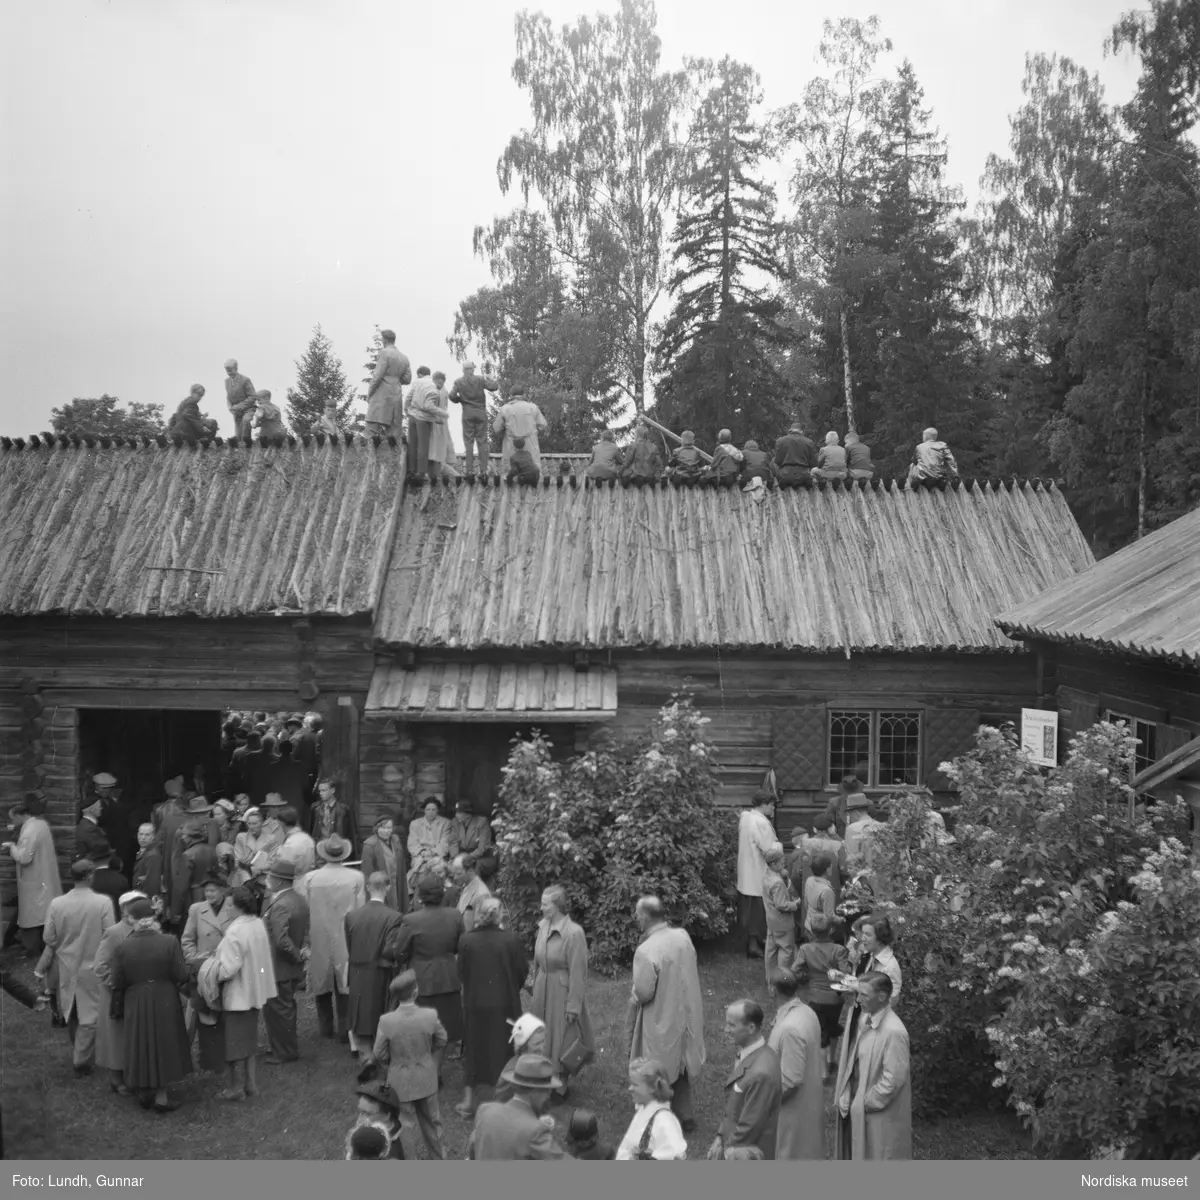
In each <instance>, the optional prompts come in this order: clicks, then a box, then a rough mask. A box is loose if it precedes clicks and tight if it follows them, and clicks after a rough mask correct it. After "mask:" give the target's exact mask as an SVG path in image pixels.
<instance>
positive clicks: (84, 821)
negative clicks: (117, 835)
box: [75, 798, 113, 863]
mask: <svg viewBox="0 0 1200 1200" xmlns="http://www.w3.org/2000/svg"><path fill="white" fill-rule="evenodd" d="M102 807H103V804H102V801H101V800H100V799H99V798H97V799H95V800H93V801H92V802H91V803H90V804H89V805H88V806H87V807H86V808H85V809H84V810H83V812H82V813H81V814H80V817H79V824H78V825H76V826H75V853H76V855H77V856H78V857H79V858H87V859H90V860H91V861H92V862H105V863H106V862H108V860H109V859H110V858H111V857H112V852H113V851H112V846H111V844H110V843H109V840H108V837H107V836H106V835H105V832H104V830H103V829H101V828H100V812H101V809H102Z"/></svg>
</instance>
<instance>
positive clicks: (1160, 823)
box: [850, 724, 1187, 1144]
mask: <svg viewBox="0 0 1200 1200" xmlns="http://www.w3.org/2000/svg"><path fill="white" fill-rule="evenodd" d="M1134 745H1135V741H1134V739H1133V738H1132V737H1131V736H1130V735H1129V734H1128V732H1127V731H1126V730H1125V729H1124V727H1121V726H1114V725H1108V724H1103V725H1098V726H1096V727H1095V728H1093V729H1091V730H1089V731H1087V732H1085V733H1083V734H1081V735H1080V736H1079V737H1077V738H1075V739H1074V740H1073V741H1072V743H1071V747H1070V752H1069V756H1068V759H1067V761H1066V762H1065V763H1064V764H1063V765H1062V766H1061V767H1059V768H1055V769H1052V770H1050V771H1048V772H1043V771H1042V770H1040V769H1039V768H1038V767H1036V766H1035V765H1033V764H1032V763H1031V762H1030V761H1029V759H1028V758H1027V756H1026V755H1025V754H1024V753H1023V752H1022V751H1021V749H1020V747H1019V746H1018V745H1017V743H1016V740H1015V738H1014V737H1013V736H1012V735H1011V733H1007V732H1001V731H1000V730H996V729H985V730H982V731H981V732H980V734H979V736H978V738H977V744H976V748H975V750H974V751H972V752H971V753H970V754H969V755H966V756H965V757H964V758H961V759H958V760H957V761H956V762H954V763H953V764H944V766H943V769H945V770H946V771H947V772H948V774H949V775H950V777H951V778H952V779H954V780H955V783H956V785H957V788H958V790H959V799H960V803H959V806H958V807H957V808H956V809H952V810H950V815H951V816H952V817H953V818H954V819H955V825H954V837H953V838H952V839H936V838H933V837H931V836H930V834H929V830H928V827H927V825H926V816H927V813H928V799H927V797H926V796H924V795H922V794H921V793H910V794H907V795H904V796H901V797H899V798H898V799H896V800H895V801H893V803H892V806H891V812H890V819H889V822H888V826H887V828H886V829H884V830H880V831H879V832H877V833H876V834H875V853H874V857H873V865H872V874H873V876H874V880H875V885H876V892H877V896H876V899H877V901H881V902H883V903H885V904H887V905H889V906H894V907H895V908H897V910H898V912H897V914H896V915H897V921H898V926H899V928H898V945H897V947H896V952H897V956H898V958H899V959H900V962H901V967H902V969H903V971H904V991H903V994H902V998H901V1010H902V1015H903V1017H904V1019H905V1024H906V1025H907V1027H908V1030H909V1035H910V1038H911V1044H912V1055H913V1069H914V1076H913V1082H914V1101H915V1104H916V1108H917V1110H918V1111H919V1112H921V1113H923V1114H925V1115H932V1114H937V1113H944V1112H948V1111H951V1110H952V1109H954V1108H961V1107H964V1106H968V1107H975V1106H981V1105H986V1104H988V1103H996V1102H998V1101H999V1100H1003V1099H1007V1098H1008V1097H1007V1096H1006V1094H1005V1093H1003V1092H998V1091H997V1090H995V1089H993V1088H992V1087H991V1086H990V1085H991V1084H993V1083H995V1078H994V1076H995V1068H994V1062H995V1058H996V1055H995V1052H994V1049H993V1047H992V1046H991V1044H990V1043H989V1041H988V1034H987V1031H988V1029H989V1027H991V1026H993V1025H995V1024H996V1023H997V1022H999V1021H1001V1020H1002V1018H1003V1017H1004V1015H1005V1013H1006V1012H1007V1011H1008V1009H1009V1007H1010V1006H1011V1005H1013V1004H1015V1003H1016V1002H1017V1001H1018V1000H1019V998H1020V997H1021V994H1022V990H1023V987H1024V985H1025V981H1026V974H1025V972H1024V964H1025V961H1026V959H1027V957H1028V956H1029V954H1030V952H1031V948H1034V949H1036V948H1037V947H1040V946H1043V945H1044V946H1046V947H1047V948H1049V950H1050V951H1051V952H1055V953H1059V954H1065V953H1066V952H1067V950H1068V949H1070V948H1078V947H1079V946H1080V945H1082V943H1083V942H1084V941H1085V940H1086V939H1088V938H1089V937H1090V936H1091V935H1092V933H1093V932H1094V931H1095V929H1096V927H1097V922H1098V921H1100V920H1101V918H1102V916H1103V914H1105V913H1112V912H1116V911H1120V909H1119V906H1120V905H1122V904H1123V903H1130V902H1132V901H1133V900H1134V899H1135V890H1136V889H1135V884H1134V882H1133V877H1134V876H1135V875H1136V873H1137V872H1138V871H1139V869H1140V868H1141V866H1142V863H1143V862H1144V861H1145V858H1146V856H1147V855H1148V854H1150V853H1153V852H1156V851H1157V849H1158V846H1159V844H1160V842H1161V841H1162V840H1163V839H1164V838H1167V837H1171V836H1180V835H1182V834H1183V831H1184V830H1186V828H1187V824H1186V822H1187V816H1186V808H1185V807H1184V806H1183V805H1182V804H1170V805H1164V804H1160V805H1156V806H1155V807H1154V808H1153V809H1151V811H1150V814H1149V815H1146V814H1144V813H1141V812H1140V811H1139V812H1138V813H1137V814H1135V816H1134V818H1133V819H1131V818H1130V800H1131V791H1130V788H1129V787H1128V785H1127V784H1125V783H1124V782H1123V781H1124V780H1125V779H1126V778H1127V777H1128V772H1127V764H1128V763H1129V761H1130V760H1131V756H1132V753H1133V749H1134ZM850 895H851V899H852V898H853V889H851V893H850ZM1056 1028H1057V1026H1051V1027H1050V1028H1048V1029H1047V1030H1046V1031H1045V1032H1046V1036H1047V1037H1050V1038H1053V1037H1054V1036H1056V1034H1055V1030H1056ZM1003 1061H1009V1062H1011V1059H1010V1058H1008V1057H1006V1058H1005V1059H1004V1060H1003ZM1001 1075H1002V1077H1001V1079H1000V1082H999V1086H1000V1087H1003V1086H1004V1083H1005V1079H1006V1078H1007V1077H1006V1076H1005V1075H1004V1073H1003V1072H1002V1073H1001ZM1012 1099H1013V1101H1014V1103H1015V1102H1017V1100H1018V1097H1017V1096H1016V1095H1015V1093H1014V1095H1013V1097H1012ZM1022 1111H1023V1115H1024V1116H1025V1117H1026V1118H1027V1119H1029V1120H1030V1122H1031V1123H1032V1124H1033V1125H1034V1129H1035V1133H1037V1134H1038V1136H1039V1137H1040V1138H1045V1139H1048V1144H1049V1143H1050V1142H1053V1141H1054V1137H1053V1136H1052V1134H1051V1132H1050V1130H1049V1127H1048V1126H1047V1127H1045V1128H1044V1129H1042V1130H1041V1131H1039V1127H1038V1126H1037V1123H1036V1122H1034V1121H1032V1114H1031V1113H1030V1112H1025V1111H1024V1110H1022ZM1055 1144H1057V1143H1056V1142H1055Z"/></svg>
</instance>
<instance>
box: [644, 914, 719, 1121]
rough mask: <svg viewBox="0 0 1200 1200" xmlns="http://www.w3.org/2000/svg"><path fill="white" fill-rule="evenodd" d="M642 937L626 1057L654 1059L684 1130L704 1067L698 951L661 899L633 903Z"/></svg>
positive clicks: (672, 1107) (691, 1112)
mask: <svg viewBox="0 0 1200 1200" xmlns="http://www.w3.org/2000/svg"><path fill="white" fill-rule="evenodd" d="M637 923H638V928H639V929H640V930H641V931H642V940H641V943H640V945H639V946H638V948H637V950H636V951H634V955H633V994H632V995H631V996H630V998H629V1012H628V1018H627V1021H626V1035H627V1040H628V1042H629V1061H630V1062H631V1063H632V1062H633V1061H634V1060H635V1059H639V1058H652V1059H656V1060H657V1061H658V1062H660V1063H662V1065H663V1067H664V1068H665V1069H666V1072H667V1078H668V1079H669V1080H670V1081H671V1088H672V1090H673V1093H674V1094H673V1095H672V1097H671V1111H672V1112H673V1113H674V1114H675V1115H676V1116H677V1117H678V1118H679V1123H680V1125H682V1126H683V1131H684V1133H690V1132H691V1131H692V1130H693V1129H695V1128H696V1118H695V1112H694V1111H693V1108H692V1088H693V1087H694V1086H695V1083H696V1081H697V1080H698V1079H699V1078H700V1072H701V1070H702V1069H703V1067H704V1062H705V1049H704V1000H703V996H702V993H701V991H700V973H699V970H698V969H697V967H696V949H695V947H694V946H693V945H692V939H691V938H690V937H689V936H688V934H687V931H686V930H683V929H673V928H671V926H670V925H669V924H668V923H667V916H666V913H665V912H664V910H663V906H662V901H660V900H659V898H658V897H657V896H643V897H642V898H641V899H640V900H639V901H638V903H637Z"/></svg>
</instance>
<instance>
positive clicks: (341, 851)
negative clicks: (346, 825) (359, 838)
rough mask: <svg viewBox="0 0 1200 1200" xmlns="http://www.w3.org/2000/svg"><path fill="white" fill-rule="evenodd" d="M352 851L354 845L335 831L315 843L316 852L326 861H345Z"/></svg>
mask: <svg viewBox="0 0 1200 1200" xmlns="http://www.w3.org/2000/svg"><path fill="white" fill-rule="evenodd" d="M353 852H354V847H353V846H352V845H350V843H349V842H348V841H346V839H345V838H342V837H338V835H337V834H336V833H334V834H331V835H330V836H329V837H327V838H326V839H325V840H324V841H323V842H318V843H317V853H318V854H319V855H320V856H321V857H322V858H323V859H325V861H326V862H345V861H346V859H348V858H349V857H350V855H351V854H352V853H353Z"/></svg>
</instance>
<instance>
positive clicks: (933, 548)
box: [375, 482, 1093, 653]
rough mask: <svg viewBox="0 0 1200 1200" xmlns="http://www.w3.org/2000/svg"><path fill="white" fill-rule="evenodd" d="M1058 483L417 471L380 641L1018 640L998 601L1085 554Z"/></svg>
mask: <svg viewBox="0 0 1200 1200" xmlns="http://www.w3.org/2000/svg"><path fill="white" fill-rule="evenodd" d="M1092 561H1093V559H1092V555H1091V552H1090V551H1089V549H1088V547H1087V544H1086V543H1085V541H1084V539H1083V536H1082V534H1081V533H1080V531H1079V528H1078V526H1077V525H1076V523H1075V520H1074V518H1073V517H1072V516H1071V513H1070V510H1069V509H1068V507H1067V503H1066V500H1065V499H1064V498H1063V496H1062V494H1061V493H1060V492H1059V491H1058V490H1057V489H1056V488H1055V487H1053V485H1042V484H1036V483H1035V484H1028V483H1018V484H1015V485H1014V484H1009V485H1001V484H999V483H995V484H989V483H983V484H966V485H962V486H955V487H951V488H947V489H946V490H944V491H940V490H924V489H920V490H916V491H913V490H909V489H906V488H904V487H901V486H899V485H897V484H894V483H893V484H880V483H875V484H872V485H866V486H862V485H852V486H850V487H845V486H842V485H840V484H836V485H832V486H826V485H822V486H820V487H815V488H812V489H796V490H791V489H788V490H782V489H780V490H772V491H770V492H768V493H767V494H766V496H765V497H764V498H763V499H762V500H761V502H760V501H756V500H755V499H754V498H753V497H752V496H750V495H748V494H745V493H743V492H741V491H738V490H733V489H719V488H677V487H671V486H666V485H664V486H661V487H646V488H636V487H632V488H622V487H616V488H610V487H608V486H601V487H593V486H591V485H590V484H589V485H588V486H574V487H572V486H566V485H565V484H558V483H543V485H542V486H540V487H536V488H533V487H519V486H500V487H495V486H491V487H483V486H478V485H476V486H471V485H468V484H466V483H463V482H460V483H459V484H458V485H457V486H452V487H442V486H436V487H428V486H427V487H425V488H424V489H423V490H421V491H410V492H409V493H408V494H407V495H406V497H405V500H404V506H403V510H402V513H401V517H400V520H399V522H398V524H397V531H396V539H395V548H394V550H393V554H392V560H391V563H390V565H389V568H388V573H387V579H386V581H385V584H384V592H383V598H382V600H381V602H380V608H379V613H378V615H377V617H376V625H375V630H376V639H377V641H378V642H379V643H380V644H382V645H384V646H393V647H400V646H413V647H454V648H461V649H471V648H482V647H512V648H516V647H525V648H531V647H575V648H583V649H589V648H616V647H658V648H691V647H713V646H721V647H743V648H751V647H762V648H769V647H775V648H784V649H789V650H807V651H828V652H844V653H849V652H851V651H881V650H897V651H899V650H958V651H991V652H995V651H1001V650H1011V649H1013V648H1014V646H1013V643H1012V642H1011V641H1008V640H1007V639H1005V638H1004V637H1003V636H1002V635H1001V634H1000V632H999V630H998V629H997V628H996V626H995V623H994V618H995V616H996V614H997V613H999V612H1002V611H1003V610H1004V609H1005V608H1008V607H1011V605H1013V604H1014V603H1015V602H1017V601H1018V600H1020V599H1022V598H1024V597H1026V596H1030V595H1033V594H1035V593H1036V592H1039V591H1042V590H1044V589H1045V588H1047V587H1049V586H1051V585H1053V584H1055V583H1058V582H1060V581H1062V580H1064V579H1067V578H1069V577H1071V576H1072V575H1074V574H1075V573H1076V572H1077V571H1081V570H1083V569H1084V568H1086V567H1088V566H1090V565H1091V564H1092Z"/></svg>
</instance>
